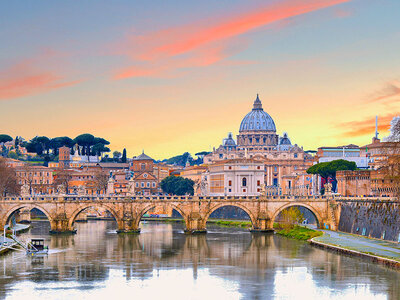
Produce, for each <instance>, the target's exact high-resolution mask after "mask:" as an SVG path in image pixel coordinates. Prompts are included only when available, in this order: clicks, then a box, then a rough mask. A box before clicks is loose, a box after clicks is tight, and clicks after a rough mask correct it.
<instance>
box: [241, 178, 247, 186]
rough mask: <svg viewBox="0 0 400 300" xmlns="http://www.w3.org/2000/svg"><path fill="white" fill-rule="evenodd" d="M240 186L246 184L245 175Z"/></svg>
mask: <svg viewBox="0 0 400 300" xmlns="http://www.w3.org/2000/svg"><path fill="white" fill-rule="evenodd" d="M242 186H247V179H246V178H245V177H244V178H242Z"/></svg>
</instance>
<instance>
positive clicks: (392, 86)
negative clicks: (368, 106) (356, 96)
mask: <svg viewBox="0 0 400 300" xmlns="http://www.w3.org/2000/svg"><path fill="white" fill-rule="evenodd" d="M399 96H400V82H398V81H394V82H388V83H386V85H385V87H384V88H382V89H381V90H380V91H378V92H377V93H375V94H374V95H372V96H370V97H369V100H368V102H378V101H384V102H394V101H399V98H398V97H399Z"/></svg>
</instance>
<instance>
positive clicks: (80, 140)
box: [74, 133, 95, 156]
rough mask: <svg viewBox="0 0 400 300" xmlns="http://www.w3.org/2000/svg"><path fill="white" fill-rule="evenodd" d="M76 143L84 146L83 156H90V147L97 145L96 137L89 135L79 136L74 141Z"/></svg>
mask: <svg viewBox="0 0 400 300" xmlns="http://www.w3.org/2000/svg"><path fill="white" fill-rule="evenodd" d="M74 143H76V144H78V145H79V146H82V155H87V156H89V155H90V147H91V146H93V145H95V137H94V136H93V135H91V134H89V133H84V134H81V135H78V136H77V137H76V138H75V139H74Z"/></svg>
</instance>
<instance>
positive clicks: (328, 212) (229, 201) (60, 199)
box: [0, 195, 340, 234]
mask: <svg viewBox="0 0 400 300" xmlns="http://www.w3.org/2000/svg"><path fill="white" fill-rule="evenodd" d="M161 205H164V206H169V207H171V208H172V209H175V210H176V211H178V212H179V213H180V214H181V216H182V217H183V219H184V224H185V233H188V234H196V233H205V232H206V231H207V227H206V224H207V220H208V219H209V217H210V215H211V214H212V212H214V211H215V210H217V209H219V208H221V207H225V206H234V207H238V208H241V209H243V210H244V211H245V212H246V213H247V214H248V216H249V217H250V220H251V223H252V228H251V231H252V232H260V233H264V232H271V231H273V223H274V221H275V219H276V218H277V216H278V214H279V213H280V212H281V211H283V210H284V209H286V208H289V207H291V206H301V207H305V208H307V209H309V210H310V211H311V212H312V213H313V214H314V216H315V218H316V220H317V222H318V226H320V227H323V226H325V227H330V228H331V229H334V230H335V229H337V226H338V221H339V217H340V206H339V205H338V204H337V202H336V201H335V199H334V198H328V197H299V196H297V197H294V196H292V197H285V196H282V197H276V196H275V197H268V196H258V197H229V196H228V197H197V196H188V197H161V196H160V197H158V196H157V197H121V196H108V197H107V196H104V197H101V196H53V195H49V196H38V197H4V198H0V230H3V228H4V226H5V225H6V224H7V223H8V222H10V220H11V216H12V215H13V214H14V213H15V212H17V211H18V212H20V216H21V217H23V218H25V219H27V218H28V216H27V212H30V211H31V210H32V209H33V208H36V209H38V210H40V211H42V212H43V213H44V214H45V215H46V216H47V218H48V220H49V222H50V227H51V231H50V232H51V233H54V234H56V233H74V232H76V230H75V228H74V222H75V220H76V218H77V217H78V215H79V213H81V212H82V211H84V210H86V209H88V208H101V209H105V210H107V211H109V212H110V213H111V214H112V215H113V216H114V218H115V221H116V222H117V225H118V229H117V231H118V233H139V232H140V220H141V218H142V216H143V215H144V214H145V213H146V212H147V211H149V210H150V209H152V208H154V207H156V206H161Z"/></svg>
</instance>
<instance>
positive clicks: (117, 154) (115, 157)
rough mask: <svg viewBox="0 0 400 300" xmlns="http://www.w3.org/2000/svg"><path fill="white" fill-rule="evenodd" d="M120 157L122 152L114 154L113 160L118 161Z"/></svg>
mask: <svg viewBox="0 0 400 300" xmlns="http://www.w3.org/2000/svg"><path fill="white" fill-rule="evenodd" d="M120 157H121V152H119V151H114V152H113V158H114V160H115V161H118V160H119V158H120Z"/></svg>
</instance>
